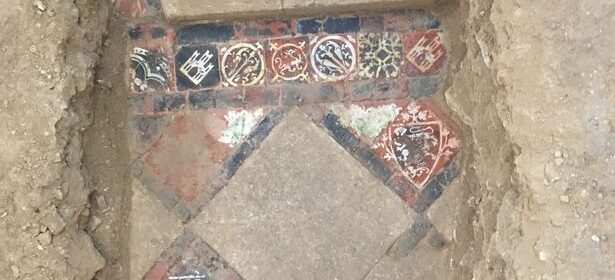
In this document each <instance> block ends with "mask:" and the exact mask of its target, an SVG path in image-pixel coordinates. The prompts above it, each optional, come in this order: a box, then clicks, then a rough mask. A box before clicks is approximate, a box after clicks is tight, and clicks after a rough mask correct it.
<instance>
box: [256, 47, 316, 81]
mask: <svg viewBox="0 0 615 280" xmlns="http://www.w3.org/2000/svg"><path fill="white" fill-rule="evenodd" d="M308 44H309V41H308V38H307V37H299V38H291V39H274V40H270V41H269V44H268V47H267V51H266V53H267V70H268V75H267V76H268V80H269V83H270V84H273V83H279V82H308V81H310V80H311V79H310V74H309V71H308V68H309V64H310V62H309V59H308V50H309V45H308Z"/></svg>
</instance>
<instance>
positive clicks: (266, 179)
mask: <svg viewBox="0 0 615 280" xmlns="http://www.w3.org/2000/svg"><path fill="white" fill-rule="evenodd" d="M167 3H168V2H167ZM162 4H163V5H162V6H164V9H165V13H167V14H168V13H170V12H171V13H172V11H171V10H169V9H172V8H173V7H170V6H165V5H164V3H162ZM253 4H254V3H252V4H250V5H252V6H254V5H253ZM269 4H270V5H269V6H267V5H263V6H262V7H255V8H254V11H253V12H254V13H257V12H259V11H263V10H267V9H269V8H273V7H274V6H276V5H277V4H271V3H269ZM332 4H333V3H332ZM337 4H339V3H337ZM337 4H336V5H337ZM199 5H200V6H203V5H204V6H206V5H208V4H207V3H206V2H203V3H199ZM216 5H217V4H216ZM250 5H248V6H250ZM271 5H273V6H271ZM116 6H117V7H118V9H119V10H120V11H121V12H122V14H123V15H124V16H125V17H126V18H127V21H128V26H127V35H128V37H129V38H130V40H129V45H128V46H127V47H128V53H129V55H128V56H127V57H126V58H125V59H126V62H130V63H128V64H127V68H128V69H127V71H126V73H127V76H126V82H127V83H128V87H127V88H129V89H130V93H129V94H128V108H129V114H128V115H129V118H128V121H127V128H128V131H129V137H128V139H127V140H128V143H129V146H130V159H131V171H132V176H133V177H132V178H133V180H134V184H135V187H133V188H135V194H134V197H133V210H132V212H131V215H132V216H131V218H132V219H133V220H139V219H141V218H142V219H141V220H139V221H138V222H135V223H134V225H133V231H132V236H131V238H132V243H131V246H132V247H131V249H134V250H137V251H135V252H134V254H133V255H131V258H133V259H134V260H131V268H132V269H131V273H132V275H131V277H132V278H133V279H170V280H178V279H227V280H234V279H246V280H247V279H362V277H364V276H365V275H366V274H368V272H370V271H371V272H370V273H369V274H370V277H372V276H375V274H373V273H372V272H378V273H381V275H394V276H395V277H401V278H400V279H405V278H404V276H409V275H419V276H420V275H423V274H420V273H419V274H416V273H415V274H407V273H408V272H407V270H412V268H407V267H403V269H401V268H400V266H402V265H406V264H408V263H410V262H409V261H407V262H406V261H403V262H398V261H400V260H399V258H401V257H405V256H409V255H412V253H413V251H414V250H415V248H418V247H420V246H417V244H419V243H420V242H421V240H424V239H430V240H431V242H432V243H433V244H444V243H446V242H447V241H448V240H450V239H451V238H452V237H451V233H450V231H449V230H447V229H448V227H447V226H449V224H451V223H452V220H453V217H454V216H453V215H448V214H447V211H445V210H446V206H442V205H443V204H442V203H440V204H437V200H438V199H439V198H440V196H442V195H443V193H445V191H447V189H448V186H449V185H450V184H451V182H452V181H453V180H454V179H455V178H456V177H457V175H458V174H460V173H461V172H460V170H461V166H460V165H459V159H458V154H459V153H460V152H461V147H462V145H461V143H460V141H459V139H460V138H461V135H460V133H459V130H458V129H457V126H456V125H455V123H454V121H453V120H452V119H451V118H450V117H449V114H448V113H447V111H448V110H447V108H446V105H445V104H444V103H442V102H441V101H439V100H441V99H442V98H440V97H436V96H437V95H441V94H442V90H443V89H444V88H443V87H442V85H441V83H442V81H444V80H446V74H447V71H446V67H447V59H448V58H447V53H448V52H447V50H446V40H445V39H446V36H445V32H444V31H443V29H442V25H441V22H440V21H439V20H438V19H437V18H435V17H433V16H432V15H430V14H428V13H426V12H424V11H420V10H400V11H396V12H388V13H380V14H342V15H330V16H320V17H313V18H309V17H299V18H280V19H261V20H254V21H237V22H229V21H216V22H213V21H210V22H206V21H200V22H182V23H181V24H180V23H177V22H176V23H167V22H165V20H164V18H163V15H162V13H161V10H160V7H161V5H160V2H158V1H157V0H118V1H116ZM213 7H214V6H212V7H211V8H212V9H213ZM215 8H216V9H217V10H216V9H214V10H215V11H213V12H214V14H215V13H223V12H225V9H227V10H228V9H231V10H232V9H235V8H238V7H235V6H233V5H232V4H229V3H224V4H220V5H217V6H216V7H215ZM434 97H436V98H434ZM280 122H281V123H282V124H281V125H279V126H278V124H279V123H280ZM451 195H454V193H453V194H451ZM448 197H450V195H449V196H445V197H444V198H448ZM444 202H446V201H444ZM444 202H443V203H444ZM434 203H436V204H435V208H434V209H433V210H431V211H429V210H430V207H431V206H432V204H434ZM443 209H444V210H443ZM408 213H412V214H411V215H409V214H408ZM430 219H433V220H434V221H431V220H430ZM150 220H155V221H154V222H149V221H150ZM165 225H166V226H165ZM432 225H434V226H432ZM434 227H436V228H437V229H438V230H440V231H441V232H440V233H438V232H437V231H435V230H433V228H434ZM158 228H160V229H158ZM430 230H431V231H430ZM429 232H436V233H437V234H431V235H430V234H428V233H429ZM148 246H149V247H148ZM416 250H419V252H421V251H420V250H421V249H416ZM383 256H384V257H383ZM381 257H382V258H381ZM392 257H393V258H398V259H397V260H395V261H392V260H390V258H392ZM379 259H381V261H380V262H378V265H376V262H377V261H378V260H379ZM396 262H397V263H396ZM387 263H388V264H390V265H385V264H387ZM375 265H376V267H374V266H375ZM425 275H428V274H425ZM144 277H145V278H144ZM241 277H245V278H241ZM391 277H393V276H391ZM417 277H418V276H417ZM383 279H388V278H383ZM391 279H397V278H391Z"/></svg>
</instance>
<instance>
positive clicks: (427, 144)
mask: <svg viewBox="0 0 615 280" xmlns="http://www.w3.org/2000/svg"><path fill="white" fill-rule="evenodd" d="M434 109H435V108H434V107H433V105H432V104H431V103H429V102H427V101H417V102H413V103H411V104H410V105H408V106H407V107H406V108H404V109H403V110H402V111H401V113H400V114H399V115H398V116H397V117H396V118H395V120H394V121H393V122H391V123H390V124H389V126H388V127H387V128H386V129H385V130H384V131H383V132H382V133H381V134H380V136H379V140H378V142H377V143H376V144H374V148H375V149H376V152H377V153H378V155H379V156H380V157H381V158H382V159H383V160H384V162H385V163H386V164H387V165H388V166H390V167H391V169H393V170H397V171H398V173H399V174H400V175H402V177H403V178H405V179H406V180H408V181H409V182H411V183H412V184H413V185H414V186H415V187H416V188H417V189H422V188H423V187H424V186H425V184H426V183H427V182H428V181H429V180H430V179H431V178H433V177H434V176H435V175H436V174H438V172H440V171H441V170H442V169H443V168H444V167H445V166H446V165H447V164H448V163H449V162H450V161H451V160H452V159H453V157H454V156H455V155H456V154H457V152H459V140H458V139H457V137H456V136H455V133H454V132H453V131H452V129H451V126H450V124H449V121H448V120H447V119H446V118H445V117H441V116H439V115H438V114H437V113H436V110H434Z"/></svg>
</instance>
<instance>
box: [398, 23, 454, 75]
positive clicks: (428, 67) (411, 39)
mask: <svg viewBox="0 0 615 280" xmlns="http://www.w3.org/2000/svg"><path fill="white" fill-rule="evenodd" d="M404 54H405V59H406V62H407V63H406V71H407V72H408V75H410V76H420V75H432V74H435V73H437V72H438V71H440V69H442V67H443V66H444V63H445V61H446V47H445V46H444V42H443V41H442V37H441V32H439V31H437V30H427V31H411V32H409V33H407V34H406V35H405V37H404Z"/></svg>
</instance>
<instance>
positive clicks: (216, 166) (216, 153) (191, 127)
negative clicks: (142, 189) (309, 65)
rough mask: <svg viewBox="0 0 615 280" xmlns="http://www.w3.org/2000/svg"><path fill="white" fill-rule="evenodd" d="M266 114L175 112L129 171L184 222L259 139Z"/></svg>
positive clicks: (264, 111)
mask: <svg viewBox="0 0 615 280" xmlns="http://www.w3.org/2000/svg"><path fill="white" fill-rule="evenodd" d="M268 112H270V109H267V108H258V109H253V110H245V109H241V108H239V109H228V108H227V109H210V110H199V111H192V112H186V113H178V114H177V115H175V116H174V117H173V119H172V121H170V122H169V124H168V125H167V126H166V128H164V130H163V131H161V132H160V133H159V134H158V135H159V136H157V139H156V140H153V141H151V145H149V146H148V148H147V150H146V151H145V152H144V153H143V155H142V156H140V157H139V158H138V159H137V160H136V161H135V163H134V167H133V168H134V173H135V174H136V176H137V177H138V178H139V179H140V180H141V181H142V182H143V184H144V185H145V186H146V187H148V188H149V189H150V191H152V192H153V194H154V195H155V196H156V197H158V199H160V201H161V202H162V203H163V204H164V205H165V207H167V208H168V209H170V210H172V211H175V212H176V214H178V216H179V217H180V218H182V219H183V220H184V221H185V220H188V219H190V218H192V217H193V216H194V215H195V214H197V213H198V212H199V211H200V208H201V206H203V205H204V204H206V203H207V202H208V201H209V200H210V199H211V198H212V197H213V196H214V195H215V194H216V193H217V191H218V190H219V189H220V188H222V187H223V186H224V184H225V181H226V180H228V179H229V178H230V176H232V175H233V174H234V172H235V170H236V169H237V168H238V166H239V165H240V164H241V163H242V162H243V159H245V158H246V157H247V156H248V155H249V154H250V153H251V151H252V150H253V149H254V147H255V146H256V145H258V143H259V141H262V138H264V136H263V135H262V134H266V133H267V130H268V129H270V126H272V125H271V118H270V117H269V116H268V115H267V113H268ZM265 121H266V122H267V123H264V122H265ZM263 126H264V128H263ZM263 129H264V130H265V131H262V130H263Z"/></svg>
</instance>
